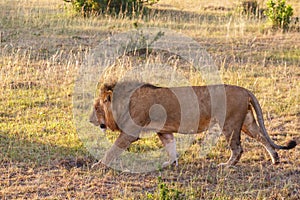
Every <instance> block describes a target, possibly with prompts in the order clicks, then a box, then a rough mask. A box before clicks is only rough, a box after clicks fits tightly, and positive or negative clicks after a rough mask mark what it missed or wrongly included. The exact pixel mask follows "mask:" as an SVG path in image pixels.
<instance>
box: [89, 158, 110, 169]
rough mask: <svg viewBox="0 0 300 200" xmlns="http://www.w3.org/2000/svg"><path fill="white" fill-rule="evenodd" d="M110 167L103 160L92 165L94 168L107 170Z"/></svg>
mask: <svg viewBox="0 0 300 200" xmlns="http://www.w3.org/2000/svg"><path fill="white" fill-rule="evenodd" d="M108 168H109V167H108V166H107V165H105V164H104V163H103V162H102V160H99V161H98V162H96V163H94V164H93V165H92V167H91V169H92V170H107V169H108Z"/></svg>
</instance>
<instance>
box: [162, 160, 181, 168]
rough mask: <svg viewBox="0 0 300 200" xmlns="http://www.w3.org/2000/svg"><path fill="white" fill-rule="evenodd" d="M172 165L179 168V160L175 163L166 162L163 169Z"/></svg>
mask: <svg viewBox="0 0 300 200" xmlns="http://www.w3.org/2000/svg"><path fill="white" fill-rule="evenodd" d="M171 165H175V166H176V167H177V166H178V160H174V161H166V162H164V163H163V164H162V168H165V167H169V166H171Z"/></svg>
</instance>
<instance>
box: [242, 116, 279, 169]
mask: <svg viewBox="0 0 300 200" xmlns="http://www.w3.org/2000/svg"><path fill="white" fill-rule="evenodd" d="M242 131H243V132H244V133H246V134H247V135H248V136H250V137H251V138H254V139H255V140H256V141H258V142H260V143H261V144H262V145H263V146H264V147H265V149H266V150H267V151H268V153H269V155H270V156H271V159H272V162H273V164H278V163H279V156H278V154H277V152H276V151H275V149H274V147H272V146H271V144H270V143H269V142H268V140H267V139H266V138H265V137H264V136H263V134H261V129H260V127H259V126H258V125H257V123H256V121H255V119H254V116H253V112H252V110H249V111H248V113H247V115H246V118H245V120H244V124H243V127H242Z"/></svg>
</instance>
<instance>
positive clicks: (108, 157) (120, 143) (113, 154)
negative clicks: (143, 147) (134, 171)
mask: <svg viewBox="0 0 300 200" xmlns="http://www.w3.org/2000/svg"><path fill="white" fill-rule="evenodd" d="M136 140H138V137H134V136H131V135H128V134H125V133H123V132H122V133H121V134H120V135H119V137H118V138H117V139H116V141H115V143H114V144H113V145H112V147H111V148H110V149H109V150H108V151H107V152H106V153H105V155H104V157H103V158H102V159H101V160H100V161H99V162H97V163H95V164H94V165H93V166H92V168H94V167H96V166H97V165H99V164H100V163H101V164H104V165H106V166H109V165H110V164H111V162H112V161H113V160H115V159H116V158H117V157H119V156H120V155H121V153H122V152H123V151H124V150H126V149H127V148H128V147H129V146H130V144H131V143H133V142H134V141H136Z"/></svg>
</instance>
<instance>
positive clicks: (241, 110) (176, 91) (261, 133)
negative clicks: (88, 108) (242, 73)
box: [90, 82, 296, 165]
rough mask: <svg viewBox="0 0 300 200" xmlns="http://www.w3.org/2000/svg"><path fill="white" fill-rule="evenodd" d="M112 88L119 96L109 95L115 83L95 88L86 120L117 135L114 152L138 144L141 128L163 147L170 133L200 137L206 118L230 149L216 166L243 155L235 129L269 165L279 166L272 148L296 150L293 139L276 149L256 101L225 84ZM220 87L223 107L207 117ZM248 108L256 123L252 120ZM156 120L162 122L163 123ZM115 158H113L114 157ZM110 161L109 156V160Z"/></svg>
mask: <svg viewBox="0 0 300 200" xmlns="http://www.w3.org/2000/svg"><path fill="white" fill-rule="evenodd" d="M118 84H119V88H121V89H119V90H118V92H119V93H122V92H123V93H124V94H121V95H120V94H118V95H115V93H114V87H115V84H112V85H105V86H103V87H102V88H101V90H100V94H99V98H98V99H96V101H95V105H94V109H93V113H92V114H91V117H90V121H91V123H93V124H94V125H96V126H99V125H100V126H101V127H102V128H103V129H106V128H109V129H111V130H113V131H120V135H119V137H118V138H117V140H116V141H115V145H116V146H117V147H118V148H120V149H123V150H125V149H126V148H128V147H129V145H130V144H131V143H132V142H134V141H136V140H138V137H139V133H140V132H141V131H145V130H152V131H156V132H157V133H158V136H159V138H160V139H161V141H162V143H163V144H164V146H166V145H167V144H169V143H172V142H174V136H173V133H176V132H180V133H183V134H195V133H200V132H203V131H205V130H208V129H209V127H210V123H211V121H212V120H217V121H222V120H223V122H224V125H223V126H222V127H223V128H222V133H223V134H224V136H225V138H226V140H227V142H228V144H229V147H230V149H231V156H230V158H229V160H228V161H227V162H226V163H222V164H224V165H235V164H236V163H237V162H238V161H239V159H240V157H241V154H242V152H243V149H242V147H241V141H240V138H241V131H243V132H244V133H246V134H247V135H248V136H250V137H251V138H254V139H256V140H257V141H258V142H260V143H261V144H262V145H263V146H264V147H265V148H266V150H267V151H268V153H269V154H270V156H271V159H272V162H273V164H278V163H279V157H278V154H277V152H276V151H275V149H291V148H294V147H295V146H296V142H295V141H293V140H292V141H290V142H289V143H288V145H287V146H280V145H277V144H275V143H274V142H273V141H272V140H271V139H270V137H269V135H268V133H267V131H266V128H265V126H264V120H263V115H262V110H261V107H260V105H259V103H258V100H257V99H256V97H255V96H254V95H253V94H252V93H251V92H250V91H248V90H246V89H245V88H242V87H238V86H231V85H213V86H193V87H173V88H164V87H155V86H153V85H150V84H144V85H143V84H141V83H138V84H139V85H138V87H136V88H134V90H131V89H129V90H128V91H127V90H126V86H127V85H128V84H131V83H127V82H124V83H118ZM122 84H123V85H122ZM129 88H130V87H129ZM191 89H192V91H193V93H194V94H195V97H196V101H195V97H194V98H193V97H192V96H191V95H189V93H190V91H191ZM222 89H223V90H224V92H225V101H226V103H225V102H223V104H224V105H225V107H224V108H223V107H220V108H218V107H215V108H214V109H215V110H217V112H214V113H212V112H211V110H212V101H211V93H214V92H215V96H214V101H215V102H217V104H215V106H216V105H218V100H219V101H220V102H219V103H220V104H222V102H221V101H224V100H223V99H222V97H221V96H220V98H218V97H219V96H218V91H219V90H222ZM188 91H189V92H188ZM126 94H127V95H129V94H130V96H129V99H128V101H127V102H126V100H124V99H125V98H124V99H122V98H114V96H119V97H120V96H122V95H126ZM178 96H180V97H179V98H182V99H183V100H184V102H187V104H186V105H190V106H186V105H185V107H184V108H185V109H186V110H184V112H182V110H181V109H182V102H181V103H180V101H179V100H178ZM154 105H155V106H154ZM157 105H159V106H157ZM195 105H196V106H195ZM160 106H161V107H160ZM162 108H163V109H162ZM151 109H152V110H151ZM224 109H225V110H224ZM253 109H254V111H255V113H256V117H257V120H258V124H259V125H258V124H257V122H256V120H255V117H254V114H253ZM195 110H197V112H198V113H196V112H195ZM149 112H153V113H154V115H152V116H151V115H149ZM186 113H188V114H191V116H188V115H186ZM222 113H223V114H222ZM197 114H198V115H197ZM193 116H198V117H193ZM128 118H131V119H132V121H131V122H130V120H129V119H128ZM222 118H224V119H222ZM183 119H186V121H185V123H184V124H185V126H183V127H182V126H181V124H182V120H183ZM161 121H163V124H162V123H161ZM132 124H134V125H132ZM191 127H194V128H191ZM195 127H196V128H195ZM174 145H175V143H174ZM168 149H173V150H170V151H174V148H167V149H166V150H168ZM120 153H121V152H120ZM120 153H119V154H120ZM174 153H175V152H168V154H169V155H174ZM119 154H118V155H119ZM118 155H114V156H115V157H117V156H118ZM173 157H174V156H173ZM113 159H114V158H110V160H113ZM172 159H173V160H172V162H173V161H174V162H177V160H176V161H175V160H174V158H172ZM102 162H105V161H102ZM105 164H109V163H105Z"/></svg>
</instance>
